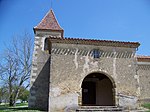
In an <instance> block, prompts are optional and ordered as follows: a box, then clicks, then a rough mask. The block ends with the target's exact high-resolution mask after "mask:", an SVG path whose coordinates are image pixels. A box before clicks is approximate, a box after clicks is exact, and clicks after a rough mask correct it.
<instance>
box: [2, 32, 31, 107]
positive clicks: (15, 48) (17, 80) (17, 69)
mask: <svg viewBox="0 0 150 112" xmlns="http://www.w3.org/2000/svg"><path fill="white" fill-rule="evenodd" d="M31 56H32V40H31V36H30V35H29V34H28V33H25V34H24V35H23V36H18V37H17V38H13V40H12V44H11V45H10V46H9V47H7V48H6V50H5V52H4V53H3V56H2V59H1V61H0V78H1V80H2V82H3V85H5V87H7V91H8V93H9V96H8V97H9V105H10V106H14V105H15V102H16V100H17V98H18V95H19V93H20V89H21V87H22V86H23V85H25V86H26V87H25V88H27V87H28V86H29V77H30V72H31Z"/></svg>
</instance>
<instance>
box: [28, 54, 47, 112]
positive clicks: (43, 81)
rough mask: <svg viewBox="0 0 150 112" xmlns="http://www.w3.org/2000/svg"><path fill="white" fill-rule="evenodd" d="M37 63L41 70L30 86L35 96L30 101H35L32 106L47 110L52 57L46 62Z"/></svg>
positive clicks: (31, 92)
mask: <svg viewBox="0 0 150 112" xmlns="http://www.w3.org/2000/svg"><path fill="white" fill-rule="evenodd" d="M37 65H38V66H37V67H38V70H40V68H41V71H40V73H39V74H38V75H37V78H36V80H35V82H34V83H33V85H32V87H31V88H30V95H31V97H32V96H33V99H32V98H31V99H30V101H31V102H32V100H34V101H33V102H34V103H35V105H34V106H31V108H33V109H39V110H46V111H47V110H48V105H49V80H50V57H49V58H48V59H47V61H46V62H42V63H41V62H38V64H37ZM38 70H37V71H38ZM37 73H38V72H37ZM34 96H35V97H34Z"/></svg>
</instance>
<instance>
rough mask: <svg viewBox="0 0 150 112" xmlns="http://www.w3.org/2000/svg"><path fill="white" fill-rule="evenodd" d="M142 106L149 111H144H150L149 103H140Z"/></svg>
mask: <svg viewBox="0 0 150 112" xmlns="http://www.w3.org/2000/svg"><path fill="white" fill-rule="evenodd" d="M142 107H144V108H147V109H149V111H146V112H150V103H145V104H142Z"/></svg>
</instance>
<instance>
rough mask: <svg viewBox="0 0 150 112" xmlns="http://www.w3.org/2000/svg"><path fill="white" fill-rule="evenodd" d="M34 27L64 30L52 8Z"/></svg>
mask: <svg viewBox="0 0 150 112" xmlns="http://www.w3.org/2000/svg"><path fill="white" fill-rule="evenodd" d="M34 29H40V30H54V31H63V29H62V28H61V27H60V25H59V24H58V22H57V20H56V17H55V15H54V13H53V10H52V9H51V10H50V11H49V12H48V13H47V14H46V16H45V17H44V18H43V19H42V20H41V22H40V23H39V24H38V25H37V26H35V27H34Z"/></svg>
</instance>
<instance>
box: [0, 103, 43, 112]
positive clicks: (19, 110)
mask: <svg viewBox="0 0 150 112" xmlns="http://www.w3.org/2000/svg"><path fill="white" fill-rule="evenodd" d="M0 112H42V111H39V110H31V109H28V104H27V103H22V104H17V105H16V106H15V107H9V106H8V104H5V105H4V104H1V105H0Z"/></svg>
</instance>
